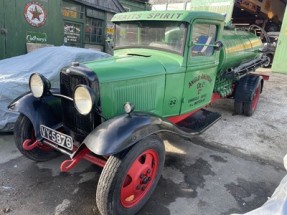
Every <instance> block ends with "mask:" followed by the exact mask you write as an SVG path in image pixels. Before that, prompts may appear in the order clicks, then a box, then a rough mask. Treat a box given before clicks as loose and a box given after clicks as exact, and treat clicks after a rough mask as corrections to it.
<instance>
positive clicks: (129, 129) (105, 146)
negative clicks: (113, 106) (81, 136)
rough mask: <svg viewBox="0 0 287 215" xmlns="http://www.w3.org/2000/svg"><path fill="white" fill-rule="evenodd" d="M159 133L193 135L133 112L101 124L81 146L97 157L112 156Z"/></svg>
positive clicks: (152, 117)
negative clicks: (84, 146)
mask: <svg viewBox="0 0 287 215" xmlns="http://www.w3.org/2000/svg"><path fill="white" fill-rule="evenodd" d="M159 132H171V133H175V134H177V135H181V136H186V137H190V136H192V135H194V134H195V132H190V131H188V132H187V131H186V132H185V131H183V130H181V129H180V128H178V127H177V126H176V125H174V124H172V123H171V122H169V121H166V120H165V119H162V118H160V117H159V116H156V115H153V114H150V113H142V112H133V113H131V114H130V115H128V114H125V115H121V116H118V117H115V118H113V119H110V120H108V121H106V122H104V123H102V124H101V125H99V126H98V127H97V128H96V129H95V130H94V131H92V132H91V133H90V134H89V135H88V136H87V137H86V138H85V140H84V141H83V144H85V145H86V146H87V147H88V149H89V150H91V151H92V152H93V153H95V154H97V155H102V156H106V155H113V154H116V153H119V152H121V151H123V150H125V149H127V148H129V147H131V146H132V145H134V144H135V143H137V142H139V141H140V140H142V139H144V138H146V137H148V136H150V135H152V134H156V133H159Z"/></svg>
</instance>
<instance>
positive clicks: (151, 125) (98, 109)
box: [9, 11, 268, 215]
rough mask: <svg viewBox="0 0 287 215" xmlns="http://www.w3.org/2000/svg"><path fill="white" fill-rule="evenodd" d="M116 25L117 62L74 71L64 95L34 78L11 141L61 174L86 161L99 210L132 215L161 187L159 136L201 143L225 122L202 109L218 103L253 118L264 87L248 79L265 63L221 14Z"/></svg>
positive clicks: (118, 19)
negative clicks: (93, 168) (94, 173)
mask: <svg viewBox="0 0 287 215" xmlns="http://www.w3.org/2000/svg"><path fill="white" fill-rule="evenodd" d="M112 21H113V23H114V24H115V32H116V33H115V41H114V47H115V49H114V56H112V57H110V58H107V59H102V60H97V61H94V62H87V63H83V64H79V63H77V62H73V63H72V65H71V66H70V67H68V68H64V69H63V70H62V71H61V73H60V86H59V88H58V89H51V87H50V86H51V84H50V82H49V80H47V79H46V78H45V77H44V76H43V75H41V74H40V73H34V74H32V75H31V77H30V80H29V86H30V90H31V92H29V93H27V94H25V95H23V96H22V97H21V98H18V99H16V100H15V101H13V102H12V103H11V104H10V105H9V109H10V110H13V111H18V112H20V116H19V118H18V120H17V122H16V124H15V129H14V134H15V142H16V146H17V147H18V149H19V150H20V152H21V153H23V155H25V156H26V157H28V158H30V159H32V160H36V161H46V160H49V159H52V158H54V157H56V156H58V155H59V154H61V153H64V154H67V155H69V156H70V159H69V160H66V161H64V162H63V163H62V164H61V170H62V171H69V170H70V169H71V168H73V167H74V166H75V165H76V164H77V163H78V162H79V161H80V160H81V159H86V160H88V161H90V162H92V163H94V164H97V165H98V166H100V167H103V171H102V173H101V176H100V179H99V182H98V186H97V193H96V200H97V206H98V208H99V211H100V212H101V213H102V214H103V215H107V214H135V213H137V212H138V211H139V210H140V209H141V208H142V206H143V205H144V204H145V203H146V202H147V200H148V199H149V197H150V196H151V195H152V192H153V191H154V189H155V187H156V185H157V183H158V181H159V179H160V176H161V172H162V170H163V166H164V160H165V149H164V145H163V141H162V136H163V135H164V134H166V133H173V134H175V135H179V136H182V137H186V138H190V137H193V136H194V135H197V134H200V133H201V132H203V131H204V130H205V129H207V128H208V127H209V126H210V125H212V124H213V123H214V122H216V121H217V120H218V119H219V118H220V114H218V113H213V112H210V111H208V110H205V109H203V108H204V107H206V106H207V105H209V104H211V103H213V102H214V101H216V100H217V99H220V98H230V99H234V112H235V113H236V114H244V115H247V116H251V115H252V114H253V112H254V111H255V109H256V106H257V104H258V100H259V96H260V93H261V92H262V88H263V83H264V77H263V76H260V75H255V74H253V73H251V72H253V71H254V70H255V68H257V67H260V66H261V65H262V64H264V63H265V60H266V58H265V57H264V54H262V53H261V51H260V50H261V48H262V43H261V40H260V39H259V38H257V37H256V36H255V35H253V34H250V33H248V32H244V31H238V30H236V29H225V27H224V17H223V16H222V15H220V14H216V13H209V12H190V11H162V12H159V11H150V12H131V13H122V14H116V15H115V16H114V17H113V19H112ZM265 78H266V79H267V78H268V77H265ZM55 189H56V188H55Z"/></svg>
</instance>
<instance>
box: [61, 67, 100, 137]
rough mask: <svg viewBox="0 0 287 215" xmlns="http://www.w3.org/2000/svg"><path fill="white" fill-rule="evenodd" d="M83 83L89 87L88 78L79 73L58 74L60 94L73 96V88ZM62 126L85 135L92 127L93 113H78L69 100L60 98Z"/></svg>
mask: <svg viewBox="0 0 287 215" xmlns="http://www.w3.org/2000/svg"><path fill="white" fill-rule="evenodd" d="M79 84H84V85H87V86H90V87H91V85H92V84H91V83H90V81H89V79H88V78H87V77H85V76H82V75H80V74H70V73H66V72H65V71H62V72H61V75H60V87H61V94H62V95H65V96H68V97H70V98H73V93H74V89H75V88H76V86H77V85H79ZM62 108H63V123H64V126H65V127H66V128H68V129H70V130H71V131H73V132H75V133H76V134H78V135H83V136H85V135H87V134H88V133H90V132H91V131H92V130H93V128H94V122H95V113H93V112H92V113H90V114H88V115H86V116H83V115H81V114H79V112H78V111H77V109H76V108H75V106H74V103H73V102H72V101H70V100H67V99H64V98H62Z"/></svg>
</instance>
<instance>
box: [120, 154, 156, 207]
mask: <svg viewBox="0 0 287 215" xmlns="http://www.w3.org/2000/svg"><path fill="white" fill-rule="evenodd" d="M158 163H159V157H158V154H157V152H156V151H155V150H153V149H149V150H147V151H145V152H143V153H142V154H141V155H139V156H138V157H137V158H136V160H135V161H134V162H133V163H132V165H131V167H130V168H129V170H128V172H127V174H126V176H124V178H125V179H124V182H123V184H122V186H121V204H122V205H123V207H125V208H131V207H134V206H135V205H137V204H138V203H139V202H140V201H141V200H142V199H143V198H144V196H145V194H146V193H147V192H148V191H149V190H150V188H151V186H152V184H153V183H154V180H155V178H156V174H157V171H158Z"/></svg>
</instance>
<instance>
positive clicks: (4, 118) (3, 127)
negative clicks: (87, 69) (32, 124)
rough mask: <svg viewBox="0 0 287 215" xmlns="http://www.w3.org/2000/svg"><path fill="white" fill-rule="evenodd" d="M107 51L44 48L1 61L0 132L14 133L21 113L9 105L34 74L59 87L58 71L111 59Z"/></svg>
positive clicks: (23, 89) (26, 88) (26, 86)
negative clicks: (77, 63) (43, 76)
mask: <svg viewBox="0 0 287 215" xmlns="http://www.w3.org/2000/svg"><path fill="white" fill-rule="evenodd" d="M110 56H111V55H109V54H106V53H104V52H100V51H95V50H90V49H84V48H75V47H67V46H60V47H45V48H41V49H38V50H36V51H33V52H30V53H28V54H25V55H21V56H17V57H13V58H8V59H5V60H1V61H0V132H10V131H13V127H14V122H15V121H16V119H17V116H18V114H17V113H15V112H10V111H9V110H8V109H7V106H8V105H9V103H10V102H11V101H13V100H14V99H15V98H17V97H18V96H20V95H22V94H23V93H25V92H27V91H29V86H28V80H29V77H30V75H31V74H32V73H35V72H37V73H41V74H43V75H45V77H47V78H48V79H49V80H50V81H51V83H52V88H53V87H59V72H60V70H61V69H62V68H63V67H66V66H69V65H71V62H74V61H77V62H86V61H94V60H97V59H101V58H108V57H110Z"/></svg>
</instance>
